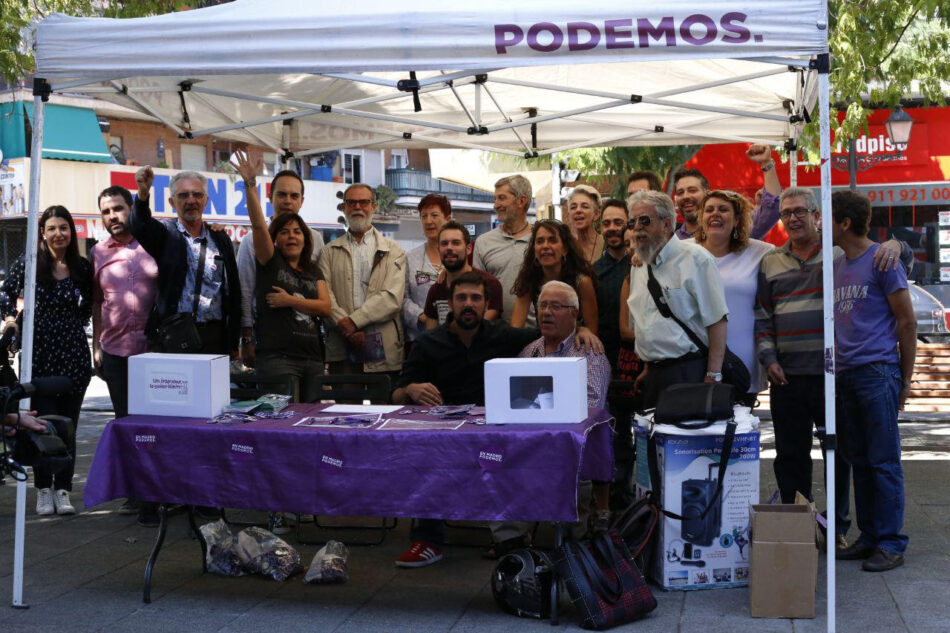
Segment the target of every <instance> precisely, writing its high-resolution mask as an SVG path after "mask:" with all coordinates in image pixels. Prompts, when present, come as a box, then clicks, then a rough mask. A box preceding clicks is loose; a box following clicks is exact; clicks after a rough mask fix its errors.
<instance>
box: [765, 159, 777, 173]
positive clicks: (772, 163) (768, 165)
mask: <svg viewBox="0 0 950 633" xmlns="http://www.w3.org/2000/svg"><path fill="white" fill-rule="evenodd" d="M773 167H775V161H774V160H770V161H769V162H767V163H764V164H763V165H762V173H763V174H764V173H765V172H767V171H771V170H772V168H773Z"/></svg>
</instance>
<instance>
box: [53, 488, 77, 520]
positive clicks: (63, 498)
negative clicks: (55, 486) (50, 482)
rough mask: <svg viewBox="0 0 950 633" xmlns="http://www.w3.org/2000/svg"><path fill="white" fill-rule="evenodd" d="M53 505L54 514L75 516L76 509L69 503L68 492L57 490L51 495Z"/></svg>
mask: <svg viewBox="0 0 950 633" xmlns="http://www.w3.org/2000/svg"><path fill="white" fill-rule="evenodd" d="M53 505H55V506H56V514H76V508H74V507H73V504H71V503H70V502H69V491H68V490H57V491H56V492H55V493H53Z"/></svg>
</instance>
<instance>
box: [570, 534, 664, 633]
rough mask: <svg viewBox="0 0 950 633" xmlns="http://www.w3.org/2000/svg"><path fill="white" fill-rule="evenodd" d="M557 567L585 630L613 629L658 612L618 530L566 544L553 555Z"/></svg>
mask: <svg viewBox="0 0 950 633" xmlns="http://www.w3.org/2000/svg"><path fill="white" fill-rule="evenodd" d="M554 565H555V567H556V568H557V573H558V578H559V580H561V581H563V582H564V585H565V586H566V587H567V592H568V594H570V597H571V603H572V604H573V605H574V611H575V613H576V615H577V618H578V620H579V624H580V625H581V627H582V628H585V629H598V630H600V629H606V628H610V627H612V626H617V625H619V624H625V623H627V622H633V621H634V620H639V619H640V618H642V617H643V616H645V615H646V614H648V613H650V612H651V611H653V610H654V609H656V598H655V597H654V596H653V593H652V592H651V591H650V588H649V587H648V586H647V583H646V580H645V579H644V578H643V574H642V573H640V570H639V568H637V565H636V563H635V562H634V561H633V556H632V555H631V554H630V551H629V550H628V549H627V546H626V544H625V543H624V542H623V539H621V538H620V535H619V534H618V533H617V532H616V531H615V530H610V531H608V532H605V533H600V534H596V535H594V536H593V537H591V538H589V539H584V540H582V541H571V540H568V541H565V542H564V543H563V544H562V545H561V546H560V547H559V548H558V549H557V550H556V551H555V552H554Z"/></svg>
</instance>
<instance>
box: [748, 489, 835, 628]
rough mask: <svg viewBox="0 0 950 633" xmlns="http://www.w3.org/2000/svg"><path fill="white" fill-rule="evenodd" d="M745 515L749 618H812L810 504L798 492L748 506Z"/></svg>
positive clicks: (814, 557) (814, 574) (814, 572)
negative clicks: (780, 500) (781, 499)
mask: <svg viewBox="0 0 950 633" xmlns="http://www.w3.org/2000/svg"><path fill="white" fill-rule="evenodd" d="M749 519H750V522H751V525H752V552H751V572H750V573H751V586H750V587H749V600H750V611H751V613H752V617H753V618H813V617H815V585H816V583H817V580H818V548H817V547H815V507H814V506H813V505H812V504H810V503H809V502H808V500H807V499H805V498H804V497H803V496H801V494H798V495H797V497H796V499H795V503H787V504H774V505H754V506H752V508H751V509H750V510H749Z"/></svg>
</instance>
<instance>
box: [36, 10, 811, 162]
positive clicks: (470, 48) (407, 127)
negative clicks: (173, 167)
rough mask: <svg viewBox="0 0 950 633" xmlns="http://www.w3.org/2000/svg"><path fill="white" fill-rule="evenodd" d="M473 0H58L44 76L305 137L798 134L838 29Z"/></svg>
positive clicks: (388, 142) (790, 17) (316, 147)
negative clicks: (92, 10)
mask: <svg viewBox="0 0 950 633" xmlns="http://www.w3.org/2000/svg"><path fill="white" fill-rule="evenodd" d="M443 4H451V3H443ZM474 4H475V5H477V6H470V5H466V6H465V7H463V8H456V7H445V6H442V5H435V4H434V3H431V2H429V1H428V0H408V2H404V3H393V2H391V1H389V0H385V1H384V0H365V1H361V2H359V3H339V2H331V1H329V0H317V1H310V2H304V1H296V0H294V1H284V2H279V3H273V2H269V1H267V0H238V1H237V2H233V3H229V4H225V5H219V6H215V7H209V8H206V9H199V10H196V11H189V12H182V13H174V14H167V15H161V16H155V17H149V18H139V19H133V20H113V19H101V18H72V17H68V16H62V15H54V16H51V17H49V18H47V19H45V20H43V21H42V22H41V23H40V24H39V27H38V32H37V42H38V48H37V76H38V77H43V78H46V79H48V80H49V81H50V82H51V83H52V87H53V89H54V90H57V91H80V92H84V93H88V94H96V95H97V96H98V97H100V98H103V99H107V100H111V101H115V102H117V103H121V104H123V105H129V106H132V107H135V108H136V109H139V110H142V111H144V112H147V113H149V114H151V115H153V116H156V117H158V118H160V119H161V120H163V121H164V122H165V123H166V124H168V125H170V126H171V127H173V128H174V129H176V131H178V132H179V134H181V135H183V136H200V135H207V134H214V135H215V136H221V137H227V138H232V139H235V140H244V141H248V142H251V143H255V144H263V145H266V146H269V147H271V148H273V149H277V150H280V149H282V150H290V151H293V152H294V153H295V154H297V155H305V154H308V153H319V152H323V151H327V150H331V149H336V148H340V147H403V148H411V147H440V146H441V147H471V148H476V149H490V150H495V151H504V152H509V153H514V154H524V153H534V152H538V153H540V154H545V153H551V152H554V151H560V150H564V149H568V148H571V147H580V146H597V145H672V144H680V143H710V142H733V141H742V140H745V141H750V142H753V141H757V142H769V143H777V142H781V141H783V140H784V139H786V138H795V137H797V135H798V131H799V128H800V117H801V116H802V115H803V112H804V111H805V110H807V109H808V108H809V107H810V106H811V105H812V104H813V103H814V99H815V90H814V85H815V79H814V75H813V73H814V71H812V70H810V69H809V68H808V61H809V59H810V58H811V57H812V56H813V55H815V54H817V53H821V52H824V50H825V46H826V44H825V30H824V29H825V24H826V17H825V7H824V2H821V1H818V0H804V1H796V0H763V2H760V3H757V4H756V5H755V8H753V9H746V10H745V11H746V12H739V11H736V10H735V9H736V6H735V5H733V4H731V3H727V2H721V1H713V2H703V3H696V2H695V1H693V2H688V1H686V0H673V1H672V2H668V3H665V5H664V6H663V8H662V9H659V8H657V7H656V6H652V5H651V4H649V3H646V2H642V1H640V2H632V3H631V2H629V0H627V1H625V2H624V1H622V0H608V1H607V2H604V3H598V6H596V7H590V8H587V7H580V6H578V5H577V3H576V2H574V1H573V0H571V1H567V0H526V1H524V2H521V3H518V5H517V6H515V5H513V4H512V3H510V2H509V1H508V0H483V1H482V2H479V3H474ZM410 73H412V75H410ZM413 79H414V80H415V81H417V82H418V84H415V83H412V82H413ZM412 88H417V91H415V92H414V91H413V90H412ZM291 121H292V123H290V122H291ZM532 132H533V133H534V134H532Z"/></svg>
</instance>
